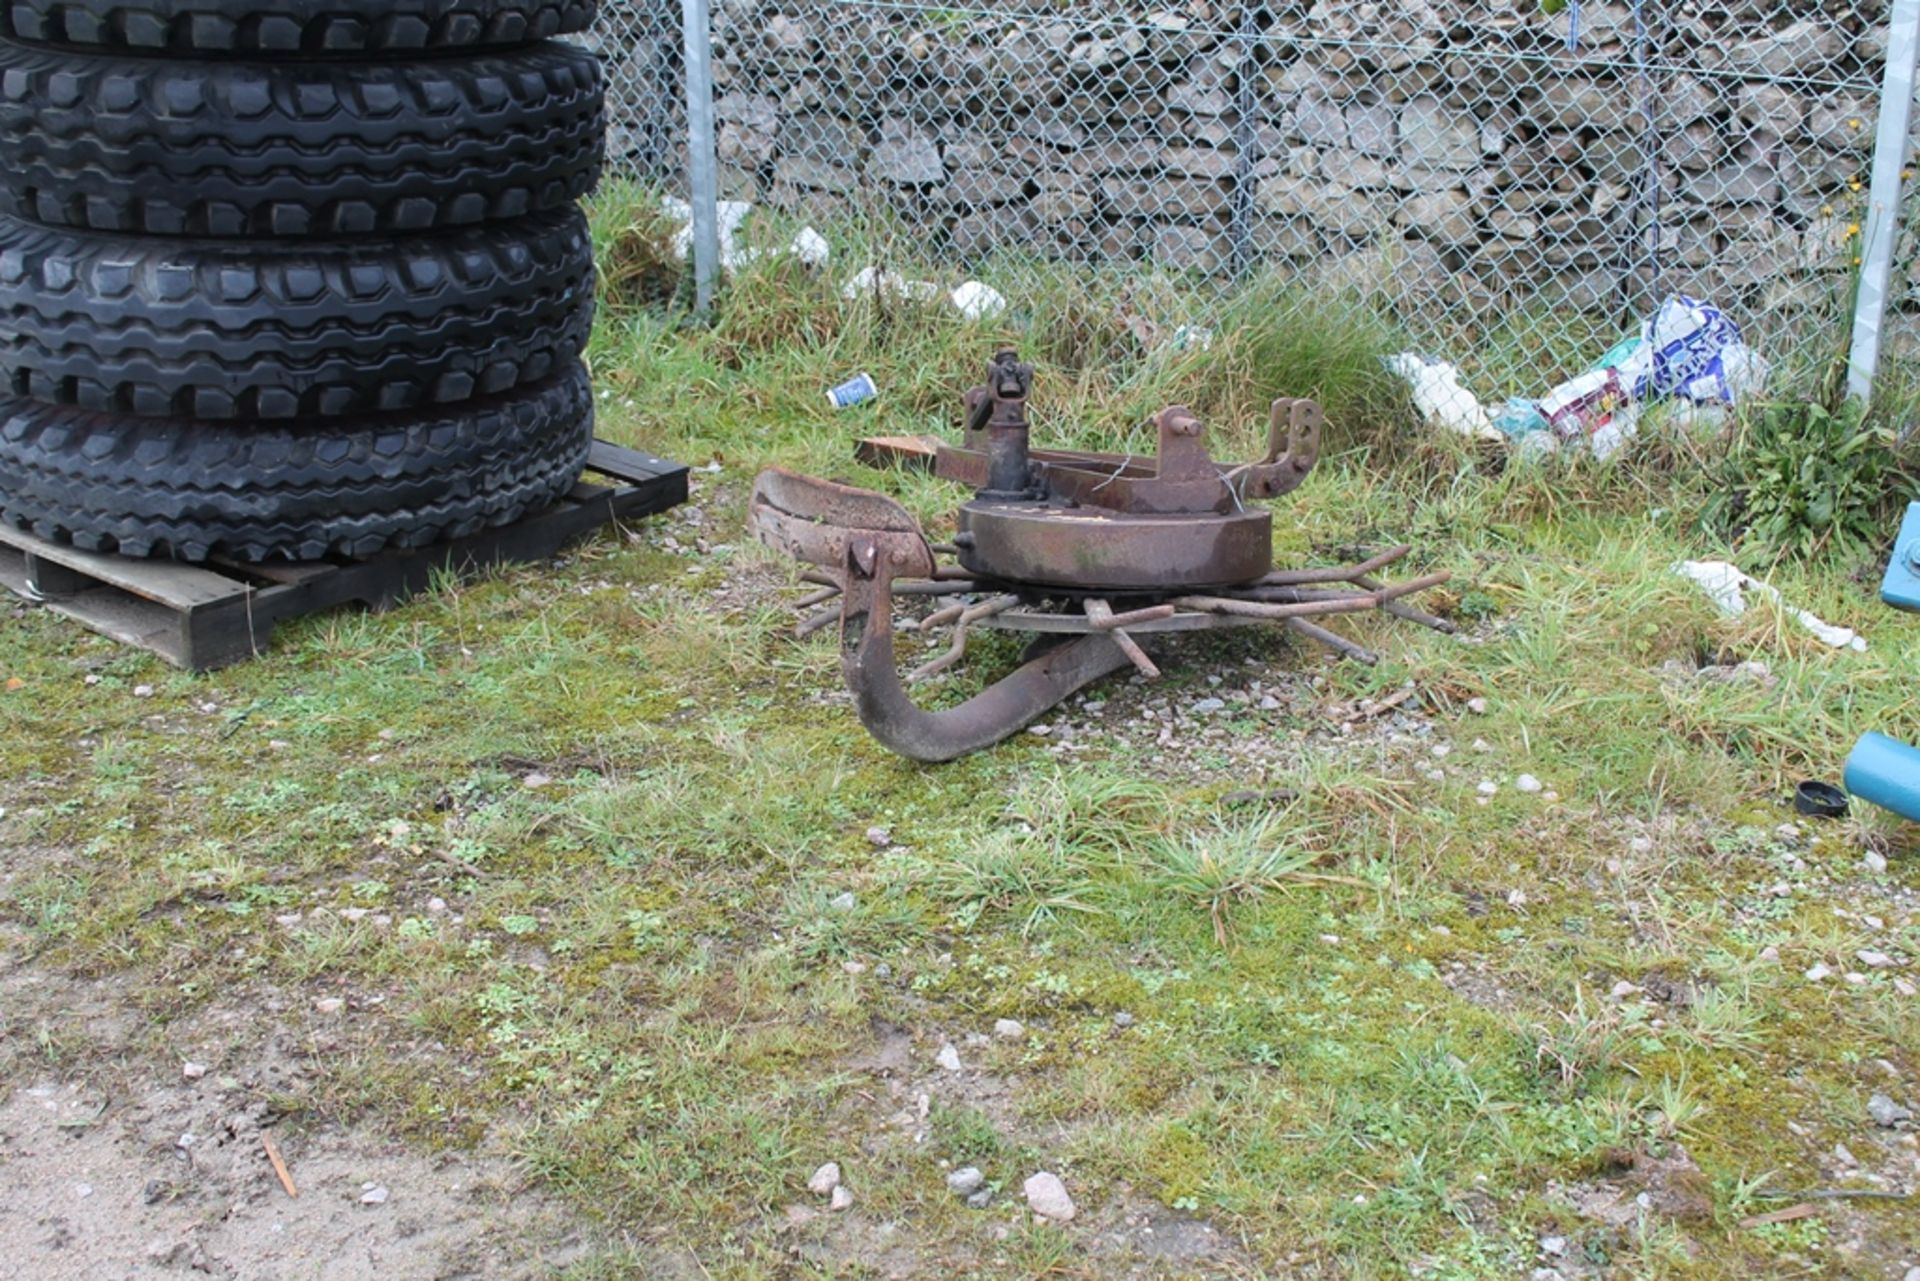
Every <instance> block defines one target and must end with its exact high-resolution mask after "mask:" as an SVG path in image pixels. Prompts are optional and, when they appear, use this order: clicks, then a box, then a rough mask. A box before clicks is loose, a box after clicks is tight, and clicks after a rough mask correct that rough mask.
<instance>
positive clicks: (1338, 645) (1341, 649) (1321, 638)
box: [1285, 618, 1380, 667]
mask: <svg viewBox="0 0 1920 1281" xmlns="http://www.w3.org/2000/svg"><path fill="white" fill-rule="evenodd" d="M1285 621H1286V625H1287V628H1288V630H1290V631H1296V632H1299V633H1300V634H1301V635H1302V636H1305V637H1307V638H1308V639H1309V640H1314V641H1318V642H1319V643H1320V644H1322V645H1325V646H1326V647H1327V648H1328V649H1331V650H1334V651H1336V652H1338V653H1341V654H1345V655H1346V656H1347V657H1348V658H1351V659H1353V660H1354V661H1355V662H1356V663H1365V664H1366V665H1367V666H1368V667H1372V666H1373V665H1374V664H1376V663H1378V662H1379V661H1380V655H1378V654H1376V653H1374V652H1373V651H1372V650H1370V649H1367V648H1366V647H1365V646H1362V645H1356V644H1354V643H1353V642H1352V641H1350V640H1348V639H1347V638H1346V637H1344V636H1342V635H1341V634H1340V633H1339V632H1333V631H1328V630H1327V629H1326V628H1324V627H1320V626H1318V625H1316V624H1313V623H1309V622H1308V621H1307V620H1306V619H1304V618H1289V619H1286V620H1285Z"/></svg>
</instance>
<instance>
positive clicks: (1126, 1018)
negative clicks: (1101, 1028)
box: [1113, 1010, 1133, 1028]
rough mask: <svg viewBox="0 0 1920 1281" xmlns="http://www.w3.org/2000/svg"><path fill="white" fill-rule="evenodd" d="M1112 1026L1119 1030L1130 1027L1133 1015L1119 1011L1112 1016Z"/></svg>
mask: <svg viewBox="0 0 1920 1281" xmlns="http://www.w3.org/2000/svg"><path fill="white" fill-rule="evenodd" d="M1113 1025H1114V1026H1115V1027H1121V1028H1126V1027H1132V1026H1133V1015H1131V1014H1129V1013H1127V1012H1126V1011H1125V1010H1121V1011H1120V1012H1119V1013H1118V1014H1115V1015H1114V1016H1113Z"/></svg>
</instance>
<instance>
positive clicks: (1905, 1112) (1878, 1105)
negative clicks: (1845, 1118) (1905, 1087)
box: [1867, 1092, 1913, 1130]
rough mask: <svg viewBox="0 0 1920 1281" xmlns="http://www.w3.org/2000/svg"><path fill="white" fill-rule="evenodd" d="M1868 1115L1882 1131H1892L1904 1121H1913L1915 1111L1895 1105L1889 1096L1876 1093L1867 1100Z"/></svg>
mask: <svg viewBox="0 0 1920 1281" xmlns="http://www.w3.org/2000/svg"><path fill="white" fill-rule="evenodd" d="M1867 1115H1868V1116H1870V1117H1872V1118H1873V1123H1874V1124H1875V1125H1877V1126H1879V1127H1881V1128H1882V1129H1886V1130H1891V1129H1892V1128H1893V1127H1894V1126H1896V1125H1899V1124H1900V1123H1901V1122H1903V1121H1911V1120H1913V1110H1912V1109H1911V1108H1906V1107H1902V1106H1901V1105H1900V1104H1898V1103H1895V1102H1894V1101H1893V1100H1892V1099H1891V1098H1889V1097H1888V1096H1887V1095H1884V1094H1880V1093H1877V1092H1876V1093H1875V1094H1874V1095H1873V1096H1872V1097H1871V1098H1869V1099H1868V1100H1867Z"/></svg>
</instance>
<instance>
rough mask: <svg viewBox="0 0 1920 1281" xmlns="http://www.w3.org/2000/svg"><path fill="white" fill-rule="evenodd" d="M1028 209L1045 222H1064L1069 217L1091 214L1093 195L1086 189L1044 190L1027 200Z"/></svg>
mask: <svg viewBox="0 0 1920 1281" xmlns="http://www.w3.org/2000/svg"><path fill="white" fill-rule="evenodd" d="M1027 210H1028V211H1029V212H1030V213H1032V214H1033V216H1034V217H1035V218H1037V219H1039V220H1040V221H1041V222H1043V223H1058V222H1064V221H1066V220H1067V219H1069V218H1084V217H1086V216H1087V215H1089V214H1091V213H1092V212H1093V197H1092V196H1090V195H1088V194H1087V193H1086V192H1084V191H1075V190H1067V189H1062V190H1055V191H1042V192H1041V193H1040V194H1039V195H1037V196H1035V197H1033V199H1031V200H1029V201H1027Z"/></svg>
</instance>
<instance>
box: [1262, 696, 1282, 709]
mask: <svg viewBox="0 0 1920 1281" xmlns="http://www.w3.org/2000/svg"><path fill="white" fill-rule="evenodd" d="M1260 710H1261V711H1263V712H1277V711H1279V710H1280V700H1279V699H1277V698H1275V697H1274V696H1273V695H1271V694H1262V695H1261V696H1260Z"/></svg>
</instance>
